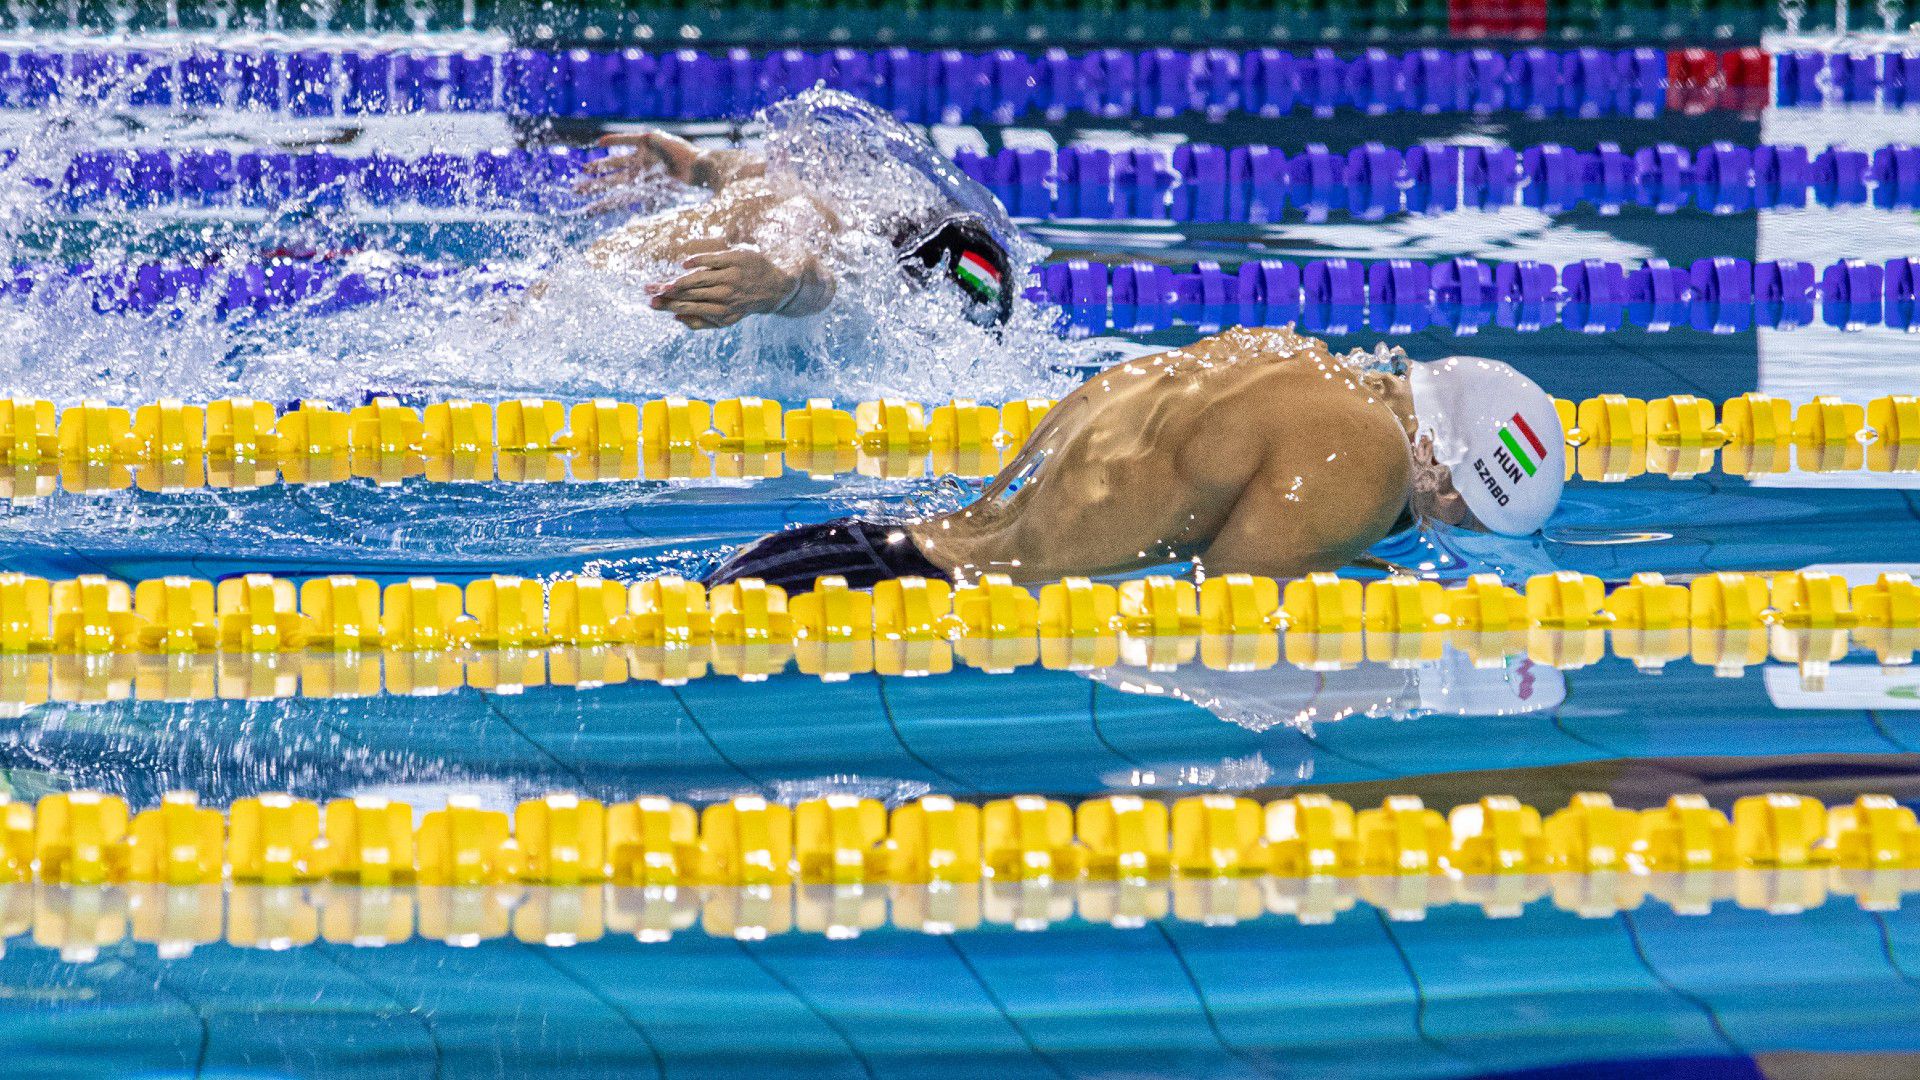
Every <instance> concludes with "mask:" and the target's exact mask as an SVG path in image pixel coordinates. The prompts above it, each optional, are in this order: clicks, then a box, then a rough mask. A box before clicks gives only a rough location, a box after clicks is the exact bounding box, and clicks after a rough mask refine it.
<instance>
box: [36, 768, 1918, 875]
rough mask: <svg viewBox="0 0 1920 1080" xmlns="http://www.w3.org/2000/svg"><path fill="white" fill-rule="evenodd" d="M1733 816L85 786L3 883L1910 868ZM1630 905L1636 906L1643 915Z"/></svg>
mask: <svg viewBox="0 0 1920 1080" xmlns="http://www.w3.org/2000/svg"><path fill="white" fill-rule="evenodd" d="M1731 809H1732V812H1731V814H1727V813H1724V812H1722V811H1721V810H1719V809H1717V808H1715V807H1714V806H1712V805H1710V804H1709V803H1708V801H1707V800H1706V799H1705V798H1704V797H1703V796H1699V795H1675V796H1673V797H1671V798H1670V799H1668V801H1667V802H1666V803H1665V804H1664V805H1662V806H1659V807H1655V808H1650V809H1646V810H1633V809H1628V808H1625V807H1620V806H1616V805H1614V802H1613V800H1612V799H1611V798H1610V797H1609V796H1607V795H1605V794H1602V793H1596V792H1584V793H1580V794H1576V795H1574V796H1573V798H1572V799H1571V801H1570V802H1569V803H1568V804H1567V805H1566V806H1564V807H1562V808H1559V809H1557V810H1552V811H1547V812H1543V811H1542V810H1540V809H1536V808H1535V807H1532V806H1528V805H1526V804H1524V803H1521V802H1520V801H1519V800H1517V799H1515V798H1513V797H1511V796H1507V795H1489V796H1486V797H1483V798H1481V799H1479V800H1478V801H1476V802H1472V803H1466V804H1462V805H1459V806H1455V807H1453V808H1452V809H1451V810H1450V811H1449V812H1447V813H1445V814H1442V813H1441V812H1440V811H1439V810H1436V809H1433V808H1429V807H1427V806H1426V805H1424V804H1423V803H1422V801H1421V800H1420V799H1419V798H1418V797H1417V796H1412V795H1394V796H1388V797H1387V798H1386V799H1385V800H1383V801H1382V802H1381V804H1380V805H1379V806H1377V807H1372V808H1366V809H1356V808H1354V807H1353V806H1351V805H1349V804H1348V803H1346V802H1343V801H1341V800H1338V799H1334V798H1331V797H1328V796H1326V795H1322V794H1300V795H1293V796H1290V797H1286V798H1281V799H1276V800H1273V801H1271V802H1266V803H1262V802H1260V801H1258V800H1256V799H1253V798H1248V797H1245V796H1241V795H1233V794H1227V793H1214V794H1201V795H1189V796H1185V797H1181V798H1173V799H1170V800H1163V799H1161V798H1159V797H1155V796H1142V795H1110V796H1104V797H1096V798H1088V799H1085V800H1083V801H1080V802H1079V803H1077V804H1069V803H1067V802H1063V801H1060V800H1056V799H1050V798H1046V797H1043V796H1039V795H1020V796H1014V797H1012V798H1002V799H993V800H989V801H986V802H983V803H980V804H975V803H971V802H966V801H961V800H957V799H954V798H952V797H949V796H946V795H939V794H933V795H926V796H923V797H921V798H919V799H916V800H914V801H912V802H907V803H904V804H903V805H899V806H896V807H894V808H893V809H891V810H889V809H888V808H887V806H886V805H885V804H883V803H882V802H880V801H879V800H878V799H873V798H869V797H861V796H855V795H827V796H824V797H817V798H807V799H801V800H798V801H797V802H794V803H792V804H791V805H789V804H787V803H783V802H778V801H771V800H768V799H765V798H762V797H760V796H757V795H739V796H734V797H732V798H725V799H720V800H718V801H714V802H710V803H708V804H707V805H705V806H704V807H703V808H700V809H698V810H696V808H695V807H694V806H693V805H691V804H688V803H685V802H678V801H675V800H672V799H668V798H662V797H657V796H642V797H640V798H636V799H633V800H630V801H626V802H616V803H613V804H612V805H607V804H605V803H602V802H601V801H599V800H597V799H592V798H586V797H582V796H579V795H576V794H573V793H565V792H563V793H553V794H547V795H544V796H540V797H536V798H529V799H526V800H524V801H521V802H520V803H518V804H517V805H516V806H514V807H513V809H512V811H511V812H508V811H506V810H497V809H490V808H487V807H485V806H483V805H482V804H481V803H480V802H479V801H478V800H477V799H476V798H475V797H474V796H470V795H459V794H455V795H452V796H450V797H449V798H448V800H447V802H446V804H445V805H444V806H441V807H439V808H434V809H427V808H418V809H416V808H415V807H413V806H410V805H408V804H406V803H403V802H399V801H394V800H389V799H386V798H383V797H377V796H358V797H349V798H336V799H333V800H331V801H329V802H328V803H326V805H325V806H324V807H323V806H321V805H320V804H318V803H315V802H312V801H309V800H307V799H302V798H297V797H294V796H292V795H287V794H279V793H273V794H264V795H259V796H254V797H248V798H242V799H237V800H235V801H234V802H233V803H232V804H231V805H230V806H228V807H226V808H225V810H224V811H222V810H217V809H213V808H210V807H206V806H202V805H200V803H199V801H198V799H197V798H196V797H195V796H194V795H193V794H192V793H190V792H177V793H172V794H169V795H167V796H166V797H165V798H164V799H163V800H162V801H161V803H160V804H159V805H158V806H154V807H150V808H147V809H144V810H141V811H139V812H138V813H134V812H132V810H131V808H130V807H129V806H128V804H127V802H126V801H125V800H124V799H122V798H120V797H119V796H116V795H111V794H104V793H101V792H98V791H84V790H82V791H68V792H59V793H55V794H50V795H43V796H41V797H40V799H39V800H38V802H37V803H27V802H24V801H21V802H15V801H11V800H10V799H8V798H7V797H5V796H0V883H12V884H24V883H29V882H38V883H41V884H44V885H69V886H99V885H124V884H164V885H175V886H191V885H221V884H225V883H231V884H234V885H264V886H292V885H301V884H312V883H319V882H331V883H337V884H344V885H359V886H375V887H388V886H409V885H418V886H427V887H464V888H474V887H485V886H503V885H514V884H523V885H550V886H580V885H595V884H602V883H611V884H614V885H618V886H629V887H631V886H640V887H674V886H736V887H761V888H766V887H776V886H791V885H803V886H820V885H826V886H856V885H887V884H894V885H911V886H926V885H970V884H977V883H981V882H992V883H995V884H1002V883H1031V882H1061V883H1073V882H1081V881H1090V882H1112V881H1144V882H1165V881H1170V880H1171V881H1180V880H1193V879H1203V880H1205V879H1231V878H1267V877H1279V878H1287V879H1316V878H1355V877H1376V878H1388V879H1396V878H1416V879H1418V878H1432V877H1440V878H1443V879H1444V878H1447V877H1450V876H1451V877H1467V876H1471V877H1475V878H1485V877H1494V878H1500V877H1508V878H1513V877H1523V876H1526V875H1552V874H1575V875H1582V874H1604V873H1613V874H1619V875H1622V876H1640V875H1646V874H1652V873H1659V874H1672V873H1681V874H1709V873H1725V872H1728V871H1734V872H1739V871H1781V870H1786V871H1797V870H1822V869H1828V870H1844V871H1856V872H1858V871H1900V870H1911V869H1915V868H1920V822H1916V819H1915V815H1914V812H1913V810H1911V809H1910V808H1908V807H1906V806H1903V805H1901V804H1900V803H1898V802H1896V801H1895V800H1893V799H1892V798H1890V797H1887V796H1884V795H1870V794H1869V795H1861V796H1859V797H1857V798H1855V799H1854V800H1853V801H1851V802H1848V803H1842V804H1839V805H1836V806H1833V807H1827V806H1825V805H1823V804H1822V803H1821V802H1820V801H1819V800H1818V799H1815V798H1811V797H1809V796H1805V795H1798V794H1787V793H1770V794H1763V795H1749V796H1745V797H1742V798H1740V799H1737V800H1735V801H1734V803H1733V805H1732V808H1731ZM1475 884H1476V885H1478V886H1480V887H1483V888H1484V887H1485V886H1486V884H1487V883H1486V882H1476V883H1475ZM1637 885H1638V888H1637V889H1630V890H1629V894H1631V893H1633V892H1639V893H1640V894H1641V895H1644V893H1645V889H1646V883H1645V881H1644V880H1642V881H1641V882H1638V883H1637ZM1819 885H1820V887H1821V892H1824V887H1825V885H1826V883H1825V882H1820V883H1819ZM1389 891H1391V890H1389ZM1901 891H1904V890H1901ZM1896 897H1897V893H1896Z"/></svg>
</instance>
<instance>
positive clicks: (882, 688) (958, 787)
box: [874, 675, 980, 795]
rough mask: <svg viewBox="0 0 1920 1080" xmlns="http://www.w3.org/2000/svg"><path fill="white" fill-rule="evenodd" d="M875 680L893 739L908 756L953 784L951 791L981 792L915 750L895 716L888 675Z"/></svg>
mask: <svg viewBox="0 0 1920 1080" xmlns="http://www.w3.org/2000/svg"><path fill="white" fill-rule="evenodd" d="M874 682H875V683H876V684H877V687H878V692H879V695H880V712H881V714H882V715H884V716H885V717H886V718H887V728H888V730H890V731H892V732H893V741H894V742H897V743H899V744H900V749H902V750H904V751H906V752H907V756H908V757H910V758H912V759H913V760H914V761H916V762H918V763H919V765H920V767H921V768H923V769H925V770H927V771H928V772H930V773H932V774H933V775H935V776H937V777H939V778H940V779H942V780H944V781H946V782H947V783H948V784H950V785H952V788H951V793H954V794H958V793H962V792H964V793H965V794H968V795H978V794H979V793H980V789H979V788H977V787H975V786H974V785H972V784H969V783H967V782H966V781H964V780H962V779H960V778H959V777H957V776H955V775H953V774H952V773H950V772H948V771H947V770H945V769H943V768H941V767H940V766H938V765H935V764H934V763H933V762H932V761H930V760H928V759H927V758H925V757H923V756H921V754H920V752H919V751H918V750H915V749H914V748H913V746H912V745H911V744H909V743H908V742H907V737H906V735H905V734H903V733H902V732H901V731H900V722H899V721H897V720H895V719H894V718H893V702H892V701H889V700H888V699H887V676H885V675H876V676H874Z"/></svg>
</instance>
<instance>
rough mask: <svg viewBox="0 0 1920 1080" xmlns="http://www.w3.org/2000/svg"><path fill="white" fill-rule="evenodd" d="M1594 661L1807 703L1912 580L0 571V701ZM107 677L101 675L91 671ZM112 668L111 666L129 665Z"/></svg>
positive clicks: (1911, 608) (1891, 646)
mask: <svg viewBox="0 0 1920 1080" xmlns="http://www.w3.org/2000/svg"><path fill="white" fill-rule="evenodd" d="M1609 640H1611V643H1612V648H1613V651H1614V653H1615V655H1618V656H1621V657H1624V658H1628V659H1630V660H1632V662H1633V663H1635V664H1636V665H1637V666H1638V667H1640V668H1641V669H1643V670H1647V671H1658V670H1660V669H1661V668H1662V667H1664V665H1666V664H1667V663H1669V662H1672V661H1675V660H1678V659H1681V658H1683V657H1685V658H1690V659H1691V660H1692V661H1693V662H1694V663H1696V664H1701V665H1710V666H1713V667H1714V668H1715V671H1716V673H1717V674H1720V675H1723V676H1729V677H1737V676H1739V675H1741V674H1742V673H1743V672H1744V670H1745V669H1746V668H1747V667H1749V666H1752V665H1755V664H1761V663H1764V662H1766V661H1767V660H1768V659H1769V658H1770V657H1771V658H1775V659H1779V660H1781V661H1783V662H1787V663H1794V664H1797V665H1798V666H1799V669H1800V672H1801V677H1802V682H1803V685H1804V686H1805V687H1806V688H1808V689H1810V690H1819V689H1821V688H1822V687H1823V686H1824V684H1825V678H1826V675H1827V672H1828V669H1829V667H1830V666H1831V665H1832V664H1833V663H1835V662H1838V661H1841V660H1843V659H1845V658H1846V657H1847V655H1848V653H1849V651H1850V650H1851V649H1852V648H1853V646H1854V645H1855V644H1856V643H1857V644H1859V645H1862V646H1865V647H1867V648H1869V649H1871V650H1873V651H1874V653H1875V654H1876V655H1877V657H1878V659H1879V661H1880V663H1882V664H1904V663H1910V662H1911V661H1912V654H1913V652H1914V650H1915V649H1916V648H1917V647H1920V585H1916V584H1915V582H1914V581H1913V579H1912V578H1911V577H1910V576H1909V575H1907V574H1905V573H1900V572H1894V571H1888V572H1883V573H1882V574H1880V575H1879V576H1878V577H1877V578H1876V579H1875V580H1874V581H1871V582H1863V583H1862V584H1860V585H1857V586H1852V587H1849V586H1848V584H1847V582H1846V580H1845V579H1843V578H1841V577H1840V576H1838V575H1836V574H1832V573H1829V572H1826V571H1817V570H1807V571H1790V572H1780V573H1774V574H1758V573H1739V572H1719V573H1711V574H1703V575H1701V576H1699V577H1696V578H1694V579H1693V580H1692V581H1691V582H1690V583H1688V584H1684V585H1683V584H1680V583H1677V582H1668V581H1667V580H1665V578H1664V577H1662V576H1661V575H1659V574H1656V573H1640V574H1635V575H1634V576H1633V577H1632V578H1631V579H1630V580H1629V581H1628V582H1626V583H1624V584H1621V585H1617V586H1615V587H1613V588H1612V589H1611V590H1609V589H1608V588H1607V586H1606V585H1605V584H1604V583H1603V582H1602V581H1601V580H1600V579H1599V578H1596V577H1593V576H1591V575H1585V574H1580V573H1576V572H1574V571H1558V572H1555V573H1552V574H1542V575H1536V576H1534V577H1532V578H1529V579H1528V580H1527V581H1526V582H1525V583H1524V585H1523V586H1522V587H1521V588H1515V587H1514V586H1512V585H1508V584H1505V583H1503V582H1502V581H1501V579H1500V578H1499V577H1498V576H1496V575H1492V574H1480V575H1474V576H1472V577H1470V578H1468V579H1467V580H1465V581H1464V582H1461V583H1459V584H1457V585H1454V586H1451V587H1447V586H1443V585H1442V584H1441V583H1439V582H1437V581H1431V580H1422V579H1418V578H1414V577H1411V576H1404V575H1394V576H1389V577H1386V578H1381V579H1376V580H1371V581H1366V582H1362V581H1360V580H1358V579H1355V578H1343V577H1340V576H1338V575H1336V574H1332V573H1315V574H1309V575H1308V576H1306V577H1304V578H1301V579H1298V580H1294V581H1288V582H1285V583H1282V582H1279V581H1276V580H1274V579H1272V578H1265V577H1257V576H1252V575H1246V574H1226V575H1222V576H1219V577H1212V578H1208V579H1206V580H1204V581H1201V582H1197V583H1196V582H1194V581H1191V580H1185V579H1181V578H1175V577H1171V576H1166V575H1154V576H1147V577H1142V578H1134V579H1128V580H1122V581H1118V582H1103V581H1093V580H1090V579H1087V578H1066V579H1064V580H1062V581H1058V582H1053V583H1049V584H1044V585H1041V586H1039V588H1038V589H1031V588H1028V587H1024V586H1020V585H1016V584H1014V583H1013V582H1011V581H1010V580H1009V579H1008V578H1006V577H1005V576H1004V575H998V574H987V575H984V576H982V577H981V578H980V579H979V580H978V581H971V582H964V583H961V584H958V585H954V584H951V583H949V582H947V581H945V580H930V579H925V578H918V577H908V578H901V579H897V580H890V581H883V582H880V583H878V584H876V585H875V586H874V587H873V588H872V589H871V590H858V589H851V588H849V587H848V586H847V583H846V581H845V579H843V578H839V577H823V578H821V579H819V580H818V581H816V582H815V583H814V587H813V589H812V590H811V591H808V592H804V593H798V594H794V595H791V596H789V595H788V593H787V592H786V591H785V590H784V589H782V588H781V587H780V586H778V585H769V584H766V583H764V582H762V581H759V580H757V579H752V578H748V579H743V580H741V581H737V582H729V583H726V584H722V585H717V586H715V587H713V588H712V589H710V590H709V589H707V588H706V587H704V586H703V585H701V584H700V583H698V582H692V581H687V580H684V579H682V578H679V577H676V576H671V575H669V576H663V577H657V578H650V579H646V580H642V581H638V582H634V583H631V584H628V583H625V582H619V581H610V580H606V579H603V578H590V577H571V576H569V577H561V578H558V579H555V580H553V581H551V582H541V581H537V580H530V579H526V578H519V577H513V576H508V575H498V574H496V575H492V576H489V577H484V578H477V579H474V580H472V581H469V582H467V583H466V584H465V585H464V586H463V585H460V584H455V583H453V582H447V581H439V580H436V579H433V578H428V577H411V578H406V579H404V580H399V581H392V582H389V583H387V584H385V585H384V586H383V585H382V584H381V583H380V582H377V581H375V580H373V579H370V578H362V577H354V576H350V575H332V576H327V577H316V578H309V579H307V580H305V581H303V582H300V583H298V584H296V583H295V582H294V581H292V580H289V579H285V578H276V577H273V576H271V575H267V574H245V575H240V576H235V577H230V578H225V579H223V580H221V581H219V582H213V581H207V580H203V579H197V578H189V577H165V578H151V579H147V580H144V581H140V582H137V583H131V584H130V583H128V582H125V581H119V580H115V579H112V578H107V577H104V576H100V575H83V576H81V577H79V578H73V579H65V580H53V581H49V580H47V579H43V578H38V577H29V576H26V575H22V574H17V573H9V574H0V700H3V701H6V702H8V703H10V704H15V705H22V706H27V707H31V706H33V705H38V704H42V703H44V702H46V701H48V700H72V701H101V700H117V699H120V698H124V697H126V696H128V692H129V690H132V691H134V692H136V693H137V694H138V696H139V697H140V698H142V699H143V700H146V699H156V700H195V699H202V698H206V697H210V696H214V695H216V694H217V695H218V696H222V697H241V698H247V699H258V700H271V699H277V698H284V697H291V696H293V695H294V693H295V686H296V684H297V685H298V686H299V693H300V694H302V696H307V697H334V696H360V695H370V694H376V693H378V692H380V690H381V689H383V688H384V689H386V690H388V691H389V692H392V693H408V694H438V693H451V692H454V691H456V690H458V689H460V688H461V687H462V686H470V687H473V688H475V689H480V690H491V691H499V692H514V691H517V690H519V689H522V688H525V687H528V686H539V685H548V684H551V685H561V686H585V687H592V686H599V685H607V684H618V683H624V682H626V681H628V680H629V679H640V680H645V681H653V682H660V683H664V684H669V685H675V684H682V683H686V682H688V681H690V680H692V679H695V678H701V677H704V676H705V675H706V674H707V673H708V671H709V669H710V668H711V670H712V671H713V672H715V673H717V674H726V675H731V676H733V677H736V678H738V679H741V680H743V681H748V682H759V681H764V680H766V679H767V678H769V677H771V676H773V675H777V674H780V673H782V672H784V671H785V670H786V669H787V667H788V665H789V663H794V664H797V666H798V669H799V670H800V672H801V673H803V674H810V675H815V676H818V677H819V678H822V679H824V680H827V681H840V680H844V679H847V678H849V677H851V676H854V675H865V674H870V673H878V674H881V675H890V676H899V677H915V676H931V675H938V674H944V673H946V672H949V671H951V670H952V668H953V662H954V658H955V656H956V655H957V656H958V657H959V658H960V659H961V660H962V661H963V662H965V663H967V664H968V665H970V666H972V667H974V668H977V669H980V670H982V671H984V672H987V673H992V674H1004V673H1008V672H1012V671H1015V670H1017V669H1020V668H1024V667H1030V666H1034V665H1036V664H1037V665H1039V666H1040V667H1042V668H1045V669H1047V670H1055V671H1083V670H1091V669H1094V668H1102V667H1112V666H1116V665H1121V664H1127V665H1143V666H1149V667H1154V666H1159V667H1171V666H1179V665H1185V664H1193V663H1195V662H1198V663H1200V664H1202V665H1204V666H1206V667H1208V668H1210V669H1214V670H1228V671H1255V670H1264V669H1268V668H1272V667H1274V666H1275V665H1277V664H1279V663H1281V662H1282V660H1283V659H1284V661H1285V662H1286V663H1288V664H1291V665H1293V666H1296V667H1300V668H1304V669H1308V670H1339V669H1343V668H1348V667H1353V666H1356V665H1359V664H1361V663H1380V664H1387V665H1390V666H1397V667H1415V666H1418V665H1420V664H1422V663H1427V662H1431V661H1435V660H1438V659H1440V658H1441V657H1442V655H1443V654H1444V651H1445V649H1446V648H1448V647H1452V648H1454V649H1456V650H1460V651H1462V652H1464V653H1465V654H1466V655H1467V657H1468V658H1469V659H1470V660H1471V661H1472V662H1473V663H1475V664H1476V665H1480V666H1487V667H1499V666H1503V665H1504V664H1505V663H1506V662H1507V659H1508V658H1509V657H1511V656H1527V657H1529V658H1530V659H1532V660H1534V661H1535V662H1538V663H1541V664H1545V665H1548V666H1551V667H1555V668H1558V669H1562V670H1572V669H1577V668H1580V667H1584V666H1587V665H1590V664H1593V663H1596V662H1598V661H1599V660H1600V659H1601V658H1602V657H1603V656H1604V655H1605V652H1606V649H1607V645H1608V642H1609ZM115 657H118V658H122V659H123V660H125V661H128V662H123V663H118V664H116V663H111V662H109V661H110V660H111V659H112V658H115ZM136 658H137V662H133V661H135V660H136Z"/></svg>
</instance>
